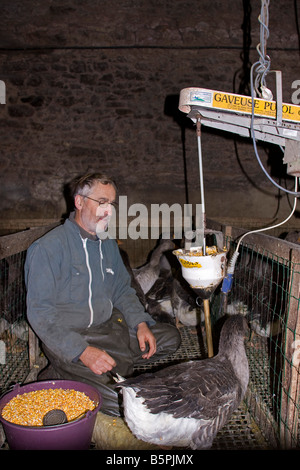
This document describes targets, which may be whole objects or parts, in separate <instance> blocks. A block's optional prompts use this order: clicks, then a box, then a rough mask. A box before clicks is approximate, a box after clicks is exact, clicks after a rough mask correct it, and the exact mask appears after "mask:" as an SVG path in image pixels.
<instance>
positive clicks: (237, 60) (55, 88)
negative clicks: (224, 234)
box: [0, 0, 300, 226]
mask: <svg viewBox="0 0 300 470" xmlns="http://www.w3.org/2000/svg"><path fill="white" fill-rule="evenodd" d="M1 6H2V8H1V10H2V11H1V17H2V18H1V27H2V28H1V29H2V33H0V79H1V80H3V81H4V82H5V84H6V104H5V105H0V123H1V134H2V139H1V161H0V168H1V176H0V192H1V197H0V214H1V219H2V226H3V224H5V220H7V221H8V220H9V219H15V220H17V219H26V220H28V219H56V218H60V217H61V215H62V214H64V213H65V212H66V211H67V206H66V202H65V198H64V187H65V185H66V184H67V183H68V182H69V181H70V180H71V179H72V178H73V177H74V176H76V175H78V174H81V173H83V172H85V171H99V170H100V171H104V172H106V173H109V174H110V175H112V176H113V177H114V178H115V180H116V181H117V184H118V186H119V190H120V194H122V195H125V194H126V195H128V198H129V204H131V203H133V202H141V203H145V204H147V205H148V206H149V205H150V204H152V203H162V202H166V203H168V204H172V203H174V202H179V203H181V204H183V203H185V202H190V203H197V202H200V192H199V169H198V155H197V143H196V134H195V127H194V125H193V124H192V122H191V121H190V120H189V119H187V118H186V115H185V114H183V113H181V112H180V111H179V110H178V98H179V93H180V90H181V89H182V88H185V87H190V86H196V87H203V88H210V89H216V90H222V91H228V92H239V91H240V92H242V93H249V81H248V80H247V78H248V76H247V72H249V63H250V62H252V63H253V62H255V61H256V60H258V54H257V52H256V49H255V48H256V45H257V43H258V42H259V24H258V20H257V17H258V15H259V12H260V2H259V1H258V0H256V1H244V2H243V1H241V0H232V1H231V2H230V9H229V8H228V6H229V2H224V1H211V0H197V1H195V0H192V1H190V2H186V1H175V2H174V1H170V0H164V1H163V2H160V1H155V0H152V1H150V0H148V1H145V0H140V1H133V0H120V1H118V2H115V1H112V0H110V1H108V0H104V1H101V2H98V1H91V0H88V1H80V0H78V1H71V0H66V1H64V2H58V1H50V0H43V1H40V0H27V1H26V2H24V1H20V0H14V1H8V0H4V1H3V2H2V5H1ZM269 13H270V22H269V27H270V37H269V39H268V43H267V49H268V53H269V55H270V57H271V61H272V69H279V70H282V73H283V99H284V101H286V102H291V93H292V89H291V85H292V83H293V81H294V80H297V79H300V71H299V47H298V46H299V35H298V31H297V22H296V13H297V12H295V8H294V2H292V1H286V0H285V1H284V0H280V1H276V2H275V1H274V0H273V1H272V0H271V4H270V10H269ZM270 84H271V85H272V86H273V87H274V78H273V77H272V76H271V75H270ZM273 89H274V88H273ZM259 148H260V151H261V158H262V160H263V162H264V164H265V165H266V167H267V169H268V171H269V172H271V173H272V175H273V176H274V177H275V178H276V181H280V182H281V184H283V185H285V184H286V185H287V186H288V187H289V188H291V189H292V188H293V179H292V178H286V173H285V167H284V165H282V155H281V154H280V152H278V150H277V149H276V148H269V147H268V148H265V147H262V146H259ZM202 151H203V166H204V182H205V197H206V212H207V216H208V217H210V218H220V217H237V218H238V217H245V215H247V217H249V218H262V219H268V220H269V219H271V218H273V217H274V216H278V217H281V216H283V217H284V216H285V215H287V214H288V212H289V211H290V205H289V201H288V198H287V197H286V196H285V195H283V194H282V195H280V197H279V198H278V190H277V189H276V188H275V187H274V186H273V185H272V184H271V183H270V182H269V181H268V180H267V179H266V177H265V176H264V175H263V173H262V171H261V169H260V168H259V166H258V163H257V161H256V159H255V156H254V152H253V147H252V144H251V142H250V141H248V140H246V139H242V138H238V137H236V138H235V137H234V136H233V135H231V134H228V133H224V132H219V131H216V130H211V129H208V128H204V127H202Z"/></svg>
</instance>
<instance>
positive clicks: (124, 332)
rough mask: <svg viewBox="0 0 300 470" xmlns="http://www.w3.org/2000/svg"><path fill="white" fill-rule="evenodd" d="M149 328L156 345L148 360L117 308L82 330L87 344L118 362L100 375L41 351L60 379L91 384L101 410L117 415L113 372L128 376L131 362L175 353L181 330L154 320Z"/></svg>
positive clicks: (156, 358) (159, 357)
mask: <svg viewBox="0 0 300 470" xmlns="http://www.w3.org/2000/svg"><path fill="white" fill-rule="evenodd" d="M150 330H151V331H152V333H153V335H154V336H155V338H156V347H157V350H156V353H155V354H154V355H153V356H152V357H151V358H150V359H143V358H142V355H143V354H145V352H146V351H143V352H142V351H141V350H140V347H139V343H138V340H137V337H136V331H135V330H132V329H129V328H128V326H127V324H126V321H125V319H124V317H123V315H122V314H121V313H120V312H118V311H116V310H114V311H113V314H112V317H111V318H110V319H109V320H108V321H107V322H105V323H103V324H102V325H100V326H97V327H90V328H89V329H87V330H84V331H82V332H81V334H82V336H83V337H84V338H85V340H86V341H87V343H88V344H89V345H90V346H94V347H98V348H99V349H103V350H105V351H106V352H107V353H108V354H109V355H110V356H111V357H113V359H114V360H115V362H116V364H117V365H116V367H114V368H113V369H112V371H111V372H107V373H105V374H101V375H98V374H95V373H94V372H92V371H91V370H90V369H89V368H88V367H86V366H85V365H84V364H83V363H82V362H81V361H80V359H78V360H77V361H73V362H70V361H65V360H64V359H62V358H61V357H58V356H56V355H55V354H53V353H52V351H50V350H49V349H48V348H47V347H46V346H45V345H44V344H43V350H44V353H45V355H46V357H47V358H48V360H49V362H50V364H51V365H52V367H53V369H54V371H55V372H56V374H57V376H58V377H59V378H61V379H65V380H76V381H79V382H84V383H88V384H90V385H93V386H94V387H95V388H97V389H98V390H99V392H100V393H101V396H102V400H103V401H102V406H101V408H100V411H102V412H103V413H106V414H109V415H112V416H120V415H122V411H121V409H120V405H121V402H120V395H119V393H118V390H117V389H116V385H117V383H116V382H115V380H114V379H113V375H112V373H118V374H120V375H121V376H122V377H130V376H131V375H132V373H133V367H134V365H139V364H149V363H153V362H155V361H157V360H159V359H162V358H163V357H166V356H167V355H169V354H172V353H174V352H175V351H176V350H177V349H178V347H179V345H180V341H181V337H180V333H179V331H178V330H177V328H176V327H175V326H172V325H170V324H167V323H158V322H157V323H156V324H155V325H153V326H151V327H150ZM57 376H56V378H57Z"/></svg>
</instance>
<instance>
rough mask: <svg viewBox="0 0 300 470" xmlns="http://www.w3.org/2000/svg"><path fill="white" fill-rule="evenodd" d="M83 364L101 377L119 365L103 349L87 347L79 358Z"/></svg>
mask: <svg viewBox="0 0 300 470" xmlns="http://www.w3.org/2000/svg"><path fill="white" fill-rule="evenodd" d="M79 359H80V360H81V362H83V364H84V365H85V366H87V367H89V369H91V371H93V372H94V373H95V374H98V375H101V374H104V373H105V372H108V371H110V370H111V369H112V368H113V367H115V366H116V365H117V364H116V362H115V360H114V359H113V358H112V357H111V356H110V355H109V354H107V353H106V352H105V351H103V350H102V349H98V348H94V347H93V346H87V348H86V349H85V350H84V351H83V353H82V354H81V356H80V357H79Z"/></svg>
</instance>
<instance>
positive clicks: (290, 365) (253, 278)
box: [212, 237, 300, 448]
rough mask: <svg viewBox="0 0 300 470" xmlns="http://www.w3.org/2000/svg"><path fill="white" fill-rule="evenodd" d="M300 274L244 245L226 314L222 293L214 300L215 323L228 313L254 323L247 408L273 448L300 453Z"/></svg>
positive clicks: (296, 267) (287, 262) (296, 266)
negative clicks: (296, 449)
mask: <svg viewBox="0 0 300 470" xmlns="http://www.w3.org/2000/svg"><path fill="white" fill-rule="evenodd" d="M267 239H268V237H266V241H267ZM226 244H227V247H228V249H229V253H230V252H231V251H233V250H235V248H236V244H235V242H234V241H233V240H232V239H231V238H230V237H228V238H227V241H226ZM266 245H268V243H266ZM299 248H300V247H299ZM296 252H297V256H296V257H295V259H297V260H298V259H299V250H298V249H297V248H296ZM229 256H230V254H229ZM299 274H300V263H299V262H298V261H297V262H296V261H293V260H292V259H287V258H286V257H282V256H279V255H278V254H275V253H273V252H271V251H269V250H268V249H267V248H266V247H262V246H259V247H257V246H256V245H248V244H241V245H240V248H239V257H238V261H237V263H236V266H235V271H234V281H233V286H232V289H231V292H230V293H229V295H228V299H227V307H226V312H222V311H221V309H220V303H221V302H220V295H221V294H220V292H216V294H215V296H214V298H213V299H212V314H213V321H214V322H216V320H217V318H218V316H219V315H220V314H224V313H228V314H234V313H242V314H244V315H245V316H246V317H247V319H248V321H249V326H250V336H249V341H248V342H247V356H248V361H249V369H250V380H249V386H248V393H247V397H246V403H247V406H248V408H249V410H250V412H251V414H252V416H253V417H254V419H255V420H256V422H257V424H258V426H259V428H260V430H261V431H262V433H263V434H264V435H265V437H266V438H267V439H268V441H269V442H270V443H271V444H272V446H273V447H284V448H286V447H288V448H297V447H299V442H300V441H299V432H298V427H299V370H298V365H299V361H300V355H299V357H298V352H297V351H298V349H300V341H299V340H300V338H299V321H298V315H299V302H300V300H299ZM297 348H298V349H297Z"/></svg>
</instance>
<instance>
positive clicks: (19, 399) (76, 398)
mask: <svg viewBox="0 0 300 470" xmlns="http://www.w3.org/2000/svg"><path fill="white" fill-rule="evenodd" d="M96 406H97V404H95V403H94V402H93V401H92V400H91V399H90V398H89V397H87V396H86V395H85V393H83V392H78V391H76V390H69V389H66V390H64V389H62V388H50V389H47V390H44V389H43V390H36V391H33V392H28V393H23V394H22V395H16V396H15V397H13V398H12V399H11V400H10V401H9V402H8V403H7V404H6V405H5V406H4V408H3V410H2V416H3V418H4V419H6V421H9V422H11V423H14V424H20V425H22V426H43V417H44V416H45V414H46V413H48V411H50V410H53V409H60V410H63V411H64V412H65V413H66V415H67V419H68V421H71V420H72V419H76V418H78V417H79V416H80V415H82V414H83V413H85V412H86V411H88V410H91V411H92V410H93V409H94V408H95V407H96Z"/></svg>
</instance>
